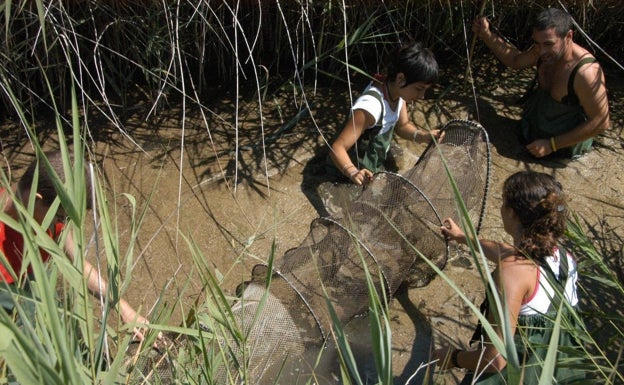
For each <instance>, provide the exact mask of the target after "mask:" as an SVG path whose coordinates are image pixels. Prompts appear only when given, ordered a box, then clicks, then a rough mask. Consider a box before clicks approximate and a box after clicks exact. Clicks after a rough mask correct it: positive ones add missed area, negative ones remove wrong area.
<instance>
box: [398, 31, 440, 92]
mask: <svg viewBox="0 0 624 385" xmlns="http://www.w3.org/2000/svg"><path fill="white" fill-rule="evenodd" d="M399 72H402V73H403V74H404V75H405V80H406V82H405V85H404V87H405V86H408V85H410V84H412V83H416V82H423V83H428V84H432V83H435V82H436V81H437V80H438V62H437V61H436V59H435V56H434V55H433V52H432V51H431V50H430V49H429V48H425V47H424V46H423V45H422V43H420V42H414V43H411V44H408V45H405V46H403V47H401V48H399V49H398V50H397V51H396V52H394V54H393V55H392V56H391V57H390V60H389V61H388V69H387V75H388V79H390V80H394V79H396V76H397V74H398V73H399Z"/></svg>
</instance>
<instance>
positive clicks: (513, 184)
mask: <svg viewBox="0 0 624 385" xmlns="http://www.w3.org/2000/svg"><path fill="white" fill-rule="evenodd" d="M503 204H504V205H505V206H506V207H510V208H512V209H513V211H514V213H515V214H516V215H517V217H518V218H519V220H520V224H521V225H522V239H521V240H520V243H519V244H518V248H519V249H520V250H521V251H522V252H524V253H526V255H528V256H529V257H532V258H534V259H542V258H545V257H547V256H549V255H552V253H553V249H554V248H555V247H556V246H557V241H558V240H559V238H560V237H561V236H562V235H563V233H564V231H565V229H566V220H567V216H568V208H567V204H566V201H565V196H564V194H563V190H562V188H561V184H560V183H559V182H557V181H556V180H555V178H553V177H552V176H550V175H548V174H544V173H541V172H535V171H520V172H517V173H515V174H513V175H511V176H510V177H509V178H507V180H506V181H505V184H504V185H503Z"/></svg>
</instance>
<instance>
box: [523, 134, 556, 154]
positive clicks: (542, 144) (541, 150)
mask: <svg viewBox="0 0 624 385" xmlns="http://www.w3.org/2000/svg"><path fill="white" fill-rule="evenodd" d="M526 149H527V150H528V151H529V152H530V153H531V155H533V156H534V157H536V158H542V157H544V156H546V155H550V154H552V148H551V146H550V140H549V139H537V140H535V141H533V142H531V143H529V144H527V145H526Z"/></svg>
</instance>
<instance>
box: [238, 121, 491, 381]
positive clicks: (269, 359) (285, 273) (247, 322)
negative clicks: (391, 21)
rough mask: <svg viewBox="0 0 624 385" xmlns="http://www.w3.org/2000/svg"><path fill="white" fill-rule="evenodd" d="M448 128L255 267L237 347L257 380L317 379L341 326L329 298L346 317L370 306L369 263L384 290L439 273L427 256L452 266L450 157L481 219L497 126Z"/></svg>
mask: <svg viewBox="0 0 624 385" xmlns="http://www.w3.org/2000/svg"><path fill="white" fill-rule="evenodd" d="M443 132H444V137H443V138H442V139H441V140H440V142H439V143H438V144H437V145H434V144H432V145H430V146H429V147H427V149H426V150H425V151H424V152H423V154H422V155H421V157H420V158H419V160H418V162H417V163H416V165H415V166H414V167H413V168H412V169H411V170H409V171H408V172H407V173H405V174H404V175H399V174H395V173H390V172H380V173H377V174H375V178H374V181H373V182H371V183H370V184H369V185H367V186H366V187H365V188H363V189H362V191H361V192H358V193H357V194H355V195H354V194H353V187H352V186H345V189H344V194H345V196H349V197H353V196H355V199H341V198H345V197H340V196H338V198H339V199H337V200H338V201H342V202H347V203H346V204H345V207H343V208H342V210H340V211H339V214H336V215H332V216H330V217H325V218H316V219H315V220H313V221H312V223H311V224H310V231H309V233H308V235H307V237H306V238H305V239H304V240H303V242H302V243H301V244H300V245H299V246H298V247H296V248H293V249H290V250H288V251H287V252H286V253H285V254H284V256H283V257H282V258H281V259H278V260H276V261H275V264H274V265H273V266H268V265H263V264H259V265H257V266H255V267H254V268H253V270H252V277H251V279H250V281H249V282H247V283H246V285H245V287H244V289H243V290H242V294H241V297H240V300H239V301H238V302H237V303H235V304H234V305H233V307H232V312H233V314H234V317H235V320H236V322H237V323H238V325H239V328H240V330H241V332H242V333H243V335H244V336H246V341H247V343H246V344H245V345H239V344H236V343H233V344H228V348H227V349H228V351H229V352H230V353H231V355H232V361H233V362H237V363H239V364H240V363H241V362H242V360H243V359H245V360H247V362H246V367H247V368H248V371H249V373H250V374H251V378H252V379H253V383H255V384H273V383H275V382H276V380H277V379H278V378H279V379H280V382H281V383H293V384H294V383H298V381H297V380H296V379H302V380H303V381H306V380H308V379H309V378H310V377H309V375H306V373H305V370H304V369H303V368H312V367H314V364H315V359H316V355H317V354H318V352H319V351H320V349H321V346H322V344H323V343H324V342H325V341H326V339H327V338H328V337H329V336H330V335H331V330H332V318H331V316H330V313H329V311H328V306H327V302H326V301H327V300H329V301H331V303H332V307H333V308H334V310H335V312H336V315H337V317H338V320H339V322H340V323H341V324H343V325H345V324H346V323H348V322H349V321H350V320H351V319H353V318H354V317H356V316H358V315H361V314H364V313H365V312H366V310H367V309H368V290H367V284H366V274H365V270H364V264H366V266H367V267H368V270H369V271H370V272H371V275H372V278H373V281H374V284H375V286H376V288H377V290H385V291H386V293H387V294H388V295H392V294H393V293H395V291H396V290H397V288H398V287H399V286H400V285H401V284H404V283H405V282H408V283H409V284H410V285H411V286H422V285H426V284H427V283H428V282H429V281H430V280H431V279H432V278H433V277H434V276H435V273H434V270H433V269H432V268H431V267H430V265H429V264H428V263H427V262H426V261H425V258H426V259H428V260H429V261H431V262H432V263H433V264H435V265H436V266H438V267H439V268H443V267H444V265H445V264H446V261H447V258H448V243H447V242H446V240H445V239H444V238H443V237H442V235H441V233H440V226H441V225H442V222H441V221H442V220H443V219H444V218H445V217H448V216H454V215H455V213H456V199H455V195H454V192H453V191H454V190H453V188H452V185H451V183H450V181H449V178H448V176H447V172H446V168H445V165H446V167H448V171H449V172H450V174H451V175H452V176H453V178H454V180H455V184H456V186H457V190H458V192H459V194H461V196H462V198H463V201H464V202H465V205H466V208H467V209H468V212H469V215H470V217H471V219H472V221H473V223H475V224H476V225H477V228H478V227H479V226H480V224H481V221H482V217H483V210H484V207H485V200H486V197H487V192H488V185H489V177H490V152H489V142H488V138H487V134H486V132H485V130H484V129H483V127H481V126H480V125H479V124H478V123H475V122H471V121H467V120H452V121H450V122H449V123H447V124H446V125H445V126H444V127H443ZM337 194H338V195H340V189H338V190H337ZM268 279H270V285H267V280H268ZM267 286H268V287H269V289H268V290H267ZM323 288H324V289H325V290H323ZM233 338H234V337H233ZM232 346H235V347H236V346H237V347H238V348H232ZM243 346H244V347H243ZM241 349H246V350H245V351H244V352H243V351H242V350H241ZM309 372H312V369H310V370H309ZM308 374H309V373H308ZM231 375H232V373H230V376H231ZM235 376H236V374H234V377H235ZM314 376H315V377H316V378H317V380H318V378H319V376H323V373H320V372H319V370H318V369H317V370H316V371H315V374H314ZM228 377H229V376H228ZM230 378H231V377H230ZM284 381H286V382H284ZM330 382H331V381H328V383H330ZM302 383H303V382H302Z"/></svg>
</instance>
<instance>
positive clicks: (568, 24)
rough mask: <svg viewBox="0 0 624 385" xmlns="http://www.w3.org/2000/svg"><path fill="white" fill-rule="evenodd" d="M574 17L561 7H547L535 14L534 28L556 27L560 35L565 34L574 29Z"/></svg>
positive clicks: (538, 29)
mask: <svg viewBox="0 0 624 385" xmlns="http://www.w3.org/2000/svg"><path fill="white" fill-rule="evenodd" d="M572 24H573V23H572V17H571V16H570V15H569V14H568V13H567V12H564V11H562V10H561V9H559V8H546V9H545V10H543V11H541V12H540V13H538V14H537V15H536V16H535V21H534V22H533V29H535V30H536V31H545V30H547V29H551V28H554V29H555V33H556V34H557V36H559V37H565V35H566V34H567V33H568V31H570V30H571V29H572Z"/></svg>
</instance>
